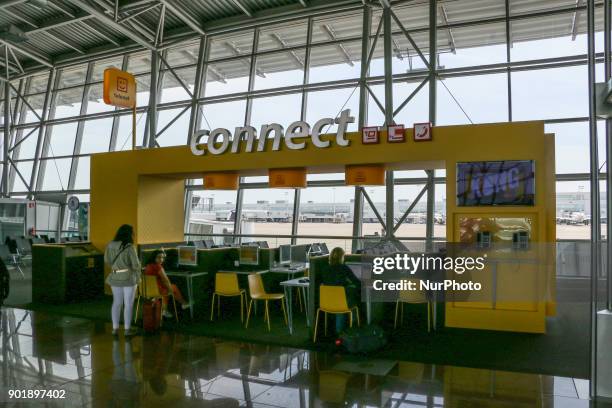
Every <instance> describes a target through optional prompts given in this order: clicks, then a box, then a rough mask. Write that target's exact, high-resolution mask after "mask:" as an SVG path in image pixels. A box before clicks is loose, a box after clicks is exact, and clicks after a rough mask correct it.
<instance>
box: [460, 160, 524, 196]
mask: <svg viewBox="0 0 612 408" xmlns="http://www.w3.org/2000/svg"><path fill="white" fill-rule="evenodd" d="M534 169H535V165H534V162H533V160H505V161H487V162H469V163H457V205H458V206H488V205H529V206H531V205H534V204H535V170H534Z"/></svg>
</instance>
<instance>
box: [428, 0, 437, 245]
mask: <svg viewBox="0 0 612 408" xmlns="http://www.w3.org/2000/svg"><path fill="white" fill-rule="evenodd" d="M437 28H438V3H437V1H436V0H430V1H429V122H430V123H431V125H432V126H435V124H436V89H437V86H436V85H437V83H436V80H437V78H436V77H437V74H436V69H437V67H438V58H437V41H438V30H437ZM426 173H427V221H426V222H427V223H426V225H425V242H426V250H427V251H431V250H432V249H433V236H434V216H435V203H436V184H435V183H434V179H435V177H436V172H435V170H428V171H426Z"/></svg>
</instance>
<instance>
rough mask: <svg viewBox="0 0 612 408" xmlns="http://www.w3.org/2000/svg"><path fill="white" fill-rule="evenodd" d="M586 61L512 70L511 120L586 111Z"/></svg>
mask: <svg viewBox="0 0 612 408" xmlns="http://www.w3.org/2000/svg"><path fill="white" fill-rule="evenodd" d="M588 106H589V105H588V87H587V67H586V65H581V66H576V67H565V68H554V69H542V70H535V71H520V72H513V73H512V110H513V119H514V120H538V119H553V118H567V117H583V116H587V115H588Z"/></svg>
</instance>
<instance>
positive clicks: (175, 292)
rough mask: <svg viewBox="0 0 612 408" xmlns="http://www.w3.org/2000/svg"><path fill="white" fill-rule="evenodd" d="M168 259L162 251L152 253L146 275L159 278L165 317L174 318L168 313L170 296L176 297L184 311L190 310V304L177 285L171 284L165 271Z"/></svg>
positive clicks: (157, 250) (158, 283)
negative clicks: (165, 260)
mask: <svg viewBox="0 0 612 408" xmlns="http://www.w3.org/2000/svg"><path fill="white" fill-rule="evenodd" d="M164 259H166V254H165V252H164V251H162V250H160V249H156V250H155V251H153V252H152V253H151V256H149V259H148V260H147V264H146V268H145V275H150V276H155V277H156V278H157V287H158V288H159V293H161V294H162V296H163V302H164V307H163V309H164V317H172V313H170V312H168V307H167V306H168V296H174V299H175V300H176V301H177V302H179V303H180V304H181V306H182V308H183V309H187V308H189V306H190V304H189V303H188V302H187V301H186V300H185V298H183V295H182V294H181V291H180V290H179V288H177V287H176V285H175V284H173V283H170V279H168V276H167V275H166V272H165V271H164V267H163V263H164Z"/></svg>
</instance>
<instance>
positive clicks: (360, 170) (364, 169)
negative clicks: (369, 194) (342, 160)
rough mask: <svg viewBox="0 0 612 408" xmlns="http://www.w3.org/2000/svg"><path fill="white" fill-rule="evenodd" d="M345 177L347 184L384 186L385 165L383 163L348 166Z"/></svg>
mask: <svg viewBox="0 0 612 408" xmlns="http://www.w3.org/2000/svg"><path fill="white" fill-rule="evenodd" d="M344 179H345V182H346V185H347V186H384V185H385V166H383V165H381V164H368V165H363V166H346V168H345V170H344Z"/></svg>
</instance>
